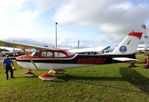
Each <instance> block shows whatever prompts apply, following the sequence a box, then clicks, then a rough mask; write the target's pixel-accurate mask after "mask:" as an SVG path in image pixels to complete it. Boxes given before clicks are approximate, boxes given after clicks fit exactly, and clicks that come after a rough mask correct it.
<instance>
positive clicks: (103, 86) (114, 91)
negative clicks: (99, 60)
mask: <svg viewBox="0 0 149 102" xmlns="http://www.w3.org/2000/svg"><path fill="white" fill-rule="evenodd" d="M138 58H139V59H140V60H141V61H143V56H141V55H139V56H138ZM127 66H128V64H127V63H118V64H108V65H96V66H90V67H78V68H75V69H67V70H66V72H65V74H64V75H62V76H60V77H59V79H57V80H56V81H41V80H40V79H39V78H37V77H35V78H25V77H24V76H23V75H24V73H25V72H26V71H27V70H24V69H20V68H19V67H18V68H17V70H15V71H14V73H15V77H16V78H15V79H10V80H6V79H5V74H4V72H3V68H2V65H0V102H149V69H144V68H143V66H144V65H143V64H141V63H139V64H137V66H138V67H135V68H131V69H130V68H128V67H127ZM34 72H35V73H36V74H37V75H40V74H41V73H45V72H46V71H34Z"/></svg>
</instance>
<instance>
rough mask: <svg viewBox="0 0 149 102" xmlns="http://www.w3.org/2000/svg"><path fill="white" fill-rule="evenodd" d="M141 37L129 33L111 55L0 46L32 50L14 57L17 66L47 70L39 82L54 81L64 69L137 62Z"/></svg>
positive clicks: (16, 45)
mask: <svg viewBox="0 0 149 102" xmlns="http://www.w3.org/2000/svg"><path fill="white" fill-rule="evenodd" d="M141 37H142V32H134V31H132V32H130V33H129V34H128V35H127V36H126V37H125V38H124V39H123V40H122V41H121V43H120V44H119V45H118V46H117V47H116V48H115V49H114V50H113V52H111V53H103V54H96V55H82V54H76V53H70V52H69V51H68V50H65V49H58V48H48V47H41V46H34V45H29V44H21V43H15V42H8V41H2V40H0V46H5V47H6V46H7V47H14V48H22V49H25V48H34V49H36V50H34V51H33V53H32V54H30V55H22V56H18V57H16V61H17V63H18V65H20V66H21V67H22V68H26V69H29V72H28V73H27V74H32V72H31V71H30V70H48V71H49V74H41V75H40V76H39V78H40V79H41V80H54V79H55V78H57V76H55V75H52V74H51V73H53V72H63V70H62V69H64V68H72V67H74V68H75V67H79V66H90V65H96V64H110V63H118V62H121V61H137V59H136V57H135V53H136V50H137V47H138V44H139V42H140V39H141Z"/></svg>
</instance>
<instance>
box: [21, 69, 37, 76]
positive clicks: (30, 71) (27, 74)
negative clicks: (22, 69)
mask: <svg viewBox="0 0 149 102" xmlns="http://www.w3.org/2000/svg"><path fill="white" fill-rule="evenodd" d="M24 76H25V77H35V76H36V74H35V73H33V72H32V70H31V69H29V71H28V72H27V73H25V75H24Z"/></svg>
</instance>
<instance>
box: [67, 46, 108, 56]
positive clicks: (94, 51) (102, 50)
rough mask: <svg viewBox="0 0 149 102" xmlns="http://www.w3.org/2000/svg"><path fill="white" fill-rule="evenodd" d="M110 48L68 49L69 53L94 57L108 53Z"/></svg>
mask: <svg viewBox="0 0 149 102" xmlns="http://www.w3.org/2000/svg"><path fill="white" fill-rule="evenodd" d="M109 48H110V46H107V47H92V48H76V49H69V50H68V51H69V52H72V53H77V54H84V55H96V54H101V53H108V52H110V50H108V49H109Z"/></svg>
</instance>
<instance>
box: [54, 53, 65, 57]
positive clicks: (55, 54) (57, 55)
mask: <svg viewBox="0 0 149 102" xmlns="http://www.w3.org/2000/svg"><path fill="white" fill-rule="evenodd" d="M54 56H55V58H56V57H58V58H60V57H67V55H66V54H64V53H62V52H54Z"/></svg>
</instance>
